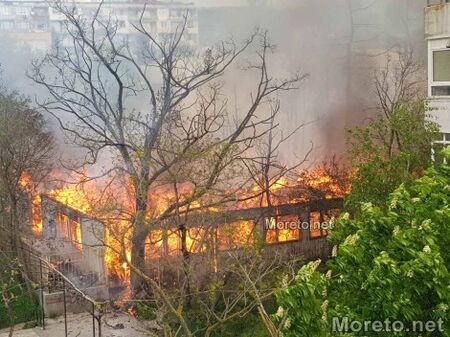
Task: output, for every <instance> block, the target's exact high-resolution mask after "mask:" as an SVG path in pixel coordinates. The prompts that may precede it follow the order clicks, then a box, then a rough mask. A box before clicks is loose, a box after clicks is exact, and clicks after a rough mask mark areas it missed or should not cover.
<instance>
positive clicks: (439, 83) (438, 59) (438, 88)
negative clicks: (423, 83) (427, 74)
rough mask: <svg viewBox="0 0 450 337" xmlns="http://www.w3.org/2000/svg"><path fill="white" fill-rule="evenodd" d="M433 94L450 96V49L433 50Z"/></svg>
mask: <svg viewBox="0 0 450 337" xmlns="http://www.w3.org/2000/svg"><path fill="white" fill-rule="evenodd" d="M432 77H433V78H432V82H433V83H432V85H431V95H432V96H450V50H436V51H433V76H432Z"/></svg>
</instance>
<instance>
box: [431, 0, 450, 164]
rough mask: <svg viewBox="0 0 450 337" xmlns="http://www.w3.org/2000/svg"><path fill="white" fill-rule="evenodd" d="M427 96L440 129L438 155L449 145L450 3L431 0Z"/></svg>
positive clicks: (436, 150) (436, 148)
mask: <svg viewBox="0 0 450 337" xmlns="http://www.w3.org/2000/svg"><path fill="white" fill-rule="evenodd" d="M425 38H426V41H427V49H428V96H429V99H430V108H431V109H432V110H431V113H432V115H433V116H434V117H435V119H436V121H437V122H438V123H439V125H440V128H441V136H440V139H439V140H438V141H437V142H436V146H435V153H436V155H437V153H438V152H439V150H440V149H442V148H444V147H446V146H448V145H450V0H429V1H428V6H427V7H426V8H425Z"/></svg>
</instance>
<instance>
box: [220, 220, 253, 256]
mask: <svg viewBox="0 0 450 337" xmlns="http://www.w3.org/2000/svg"><path fill="white" fill-rule="evenodd" d="M254 227H255V226H254V223H253V222H252V221H236V222H232V223H227V224H222V225H219V227H218V230H217V243H218V247H219V249H220V250H229V249H237V248H240V247H245V246H248V245H251V244H252V243H253V231H254Z"/></svg>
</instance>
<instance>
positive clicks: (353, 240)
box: [344, 234, 359, 246]
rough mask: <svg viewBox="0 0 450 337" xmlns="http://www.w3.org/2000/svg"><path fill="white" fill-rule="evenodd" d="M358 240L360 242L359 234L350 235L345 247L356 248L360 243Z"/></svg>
mask: <svg viewBox="0 0 450 337" xmlns="http://www.w3.org/2000/svg"><path fill="white" fill-rule="evenodd" d="M358 240H359V235H358V234H353V235H349V236H347V238H346V239H345V241H344V245H346V246H354V245H355V244H356V243H357V242H358Z"/></svg>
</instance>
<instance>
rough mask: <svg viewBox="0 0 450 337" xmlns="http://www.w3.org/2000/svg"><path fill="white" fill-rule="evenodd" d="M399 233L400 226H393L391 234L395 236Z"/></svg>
mask: <svg viewBox="0 0 450 337" xmlns="http://www.w3.org/2000/svg"><path fill="white" fill-rule="evenodd" d="M399 233H400V227H399V226H395V227H394V230H393V231H392V234H393V235H394V236H397V235H398V234H399Z"/></svg>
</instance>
